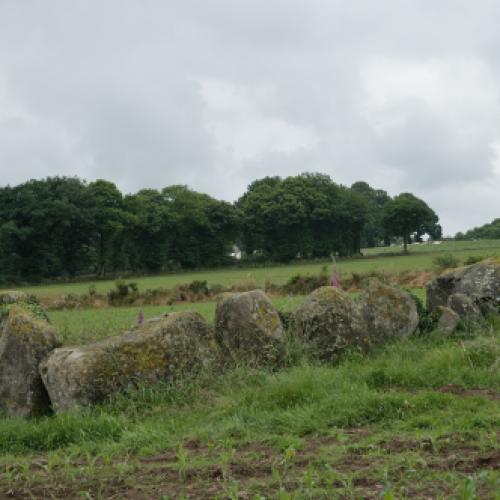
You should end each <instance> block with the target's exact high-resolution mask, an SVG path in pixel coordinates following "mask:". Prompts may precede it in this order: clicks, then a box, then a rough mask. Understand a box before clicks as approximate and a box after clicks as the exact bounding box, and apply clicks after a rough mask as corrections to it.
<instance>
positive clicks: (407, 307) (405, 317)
mask: <svg viewBox="0 0 500 500" xmlns="http://www.w3.org/2000/svg"><path fill="white" fill-rule="evenodd" d="M356 305H357V314H356V315H355V316H354V320H355V322H354V326H353V328H354V330H356V331H358V332H360V333H362V332H363V333H364V335H362V337H363V339H364V340H365V342H366V344H367V345H368V346H369V345H375V344H381V343H384V342H387V341H389V340H396V339H402V338H406V337H408V336H409V335H411V334H412V333H414V332H415V330H416V329H417V327H418V321H419V318H418V312H417V305H416V304H415V301H414V300H413V298H412V297H411V295H410V294H409V293H408V292H406V291H404V290H401V289H399V288H395V287H393V286H388V285H384V284H383V283H380V282H378V281H373V282H371V283H370V285H369V286H368V288H367V289H366V290H365V291H364V292H363V294H362V296H361V298H360V299H359V300H358V301H357V304H356Z"/></svg>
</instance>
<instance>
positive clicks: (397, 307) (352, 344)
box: [290, 282, 418, 360]
mask: <svg viewBox="0 0 500 500" xmlns="http://www.w3.org/2000/svg"><path fill="white" fill-rule="evenodd" d="M417 326H418V314H417V308H416V304H415V301H414V300H413V299H412V297H411V296H410V295H409V294H408V293H407V292H404V291H403V290H399V289H396V288H394V287H390V286H387V285H383V284H381V283H377V282H374V283H372V284H370V286H369V287H368V289H366V290H365V291H364V292H363V294H362V295H361V297H360V298H359V299H358V300H353V299H352V298H351V296H350V295H349V294H347V293H346V292H343V291H342V290H339V289H337V288H333V287H321V288H318V289H317V290H315V291H314V292H312V293H311V294H310V295H309V296H308V297H307V299H306V300H305V301H304V303H303V304H302V305H301V306H300V307H298V308H297V309H296V310H295V311H294V312H293V313H292V315H291V318H290V332H291V334H292V335H294V336H295V337H297V338H300V339H302V340H303V341H304V342H305V343H306V345H308V346H309V347H310V348H311V349H313V350H314V352H316V353H317V355H318V356H319V357H320V358H321V359H325V360H331V359H335V358H336V357H338V355H340V354H341V353H342V352H343V351H344V350H345V349H355V350H361V351H364V350H366V349H368V348H369V347H371V346H373V345H377V344H382V343H384V342H387V341H389V340H393V339H399V338H405V337H407V336H409V335H411V334H412V333H413V332H414V331H415V330H416V328H417Z"/></svg>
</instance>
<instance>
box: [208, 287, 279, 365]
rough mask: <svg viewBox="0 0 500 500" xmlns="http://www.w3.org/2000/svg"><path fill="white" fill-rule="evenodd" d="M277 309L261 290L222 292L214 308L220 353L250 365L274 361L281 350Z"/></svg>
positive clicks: (216, 335)
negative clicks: (223, 293)
mask: <svg viewBox="0 0 500 500" xmlns="http://www.w3.org/2000/svg"><path fill="white" fill-rule="evenodd" d="M283 336H284V332H283V326H282V324H281V320H280V317H279V314H278V311H277V310H276V309H275V307H274V306H273V305H272V304H271V302H270V301H269V299H268V298H267V296H266V294H265V293H264V292H263V291H261V290H252V291H250V292H243V293H233V294H225V295H223V296H222V297H221V298H220V300H219V301H218V303H217V308H216V311H215V337H216V340H217V342H218V344H219V346H220V348H221V350H222V353H223V355H224V356H226V357H227V358H228V359H229V360H232V361H239V360H241V361H244V362H245V363H248V364H251V365H259V364H267V363H273V362H276V361H277V360H278V359H279V358H280V356H281V355H282V353H283Z"/></svg>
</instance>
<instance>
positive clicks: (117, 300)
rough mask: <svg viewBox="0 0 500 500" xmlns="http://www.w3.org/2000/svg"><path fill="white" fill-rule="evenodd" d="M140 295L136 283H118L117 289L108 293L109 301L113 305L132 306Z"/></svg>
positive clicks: (116, 284)
mask: <svg viewBox="0 0 500 500" xmlns="http://www.w3.org/2000/svg"><path fill="white" fill-rule="evenodd" d="M138 295H139V289H138V287H137V284H136V283H128V284H127V283H125V282H124V281H117V282H116V283H115V288H113V289H111V290H110V291H109V292H108V301H109V303H110V304H111V305H123V304H132V303H133V302H134V301H135V299H136V298H137V296H138Z"/></svg>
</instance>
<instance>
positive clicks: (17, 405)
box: [0, 295, 61, 417]
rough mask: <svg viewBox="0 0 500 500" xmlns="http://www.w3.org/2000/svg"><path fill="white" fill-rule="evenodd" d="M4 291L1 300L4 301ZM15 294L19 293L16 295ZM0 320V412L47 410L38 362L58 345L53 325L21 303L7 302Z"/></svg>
mask: <svg viewBox="0 0 500 500" xmlns="http://www.w3.org/2000/svg"><path fill="white" fill-rule="evenodd" d="M4 298H5V295H4V296H3V300H2V302H3V303H4V304H5V303H12V300H9V301H6V300H5V299H4ZM18 298H19V297H18ZM3 316H4V317H3V319H2V321H1V323H0V412H1V413H3V414H4V415H6V416H9V417H32V416H37V415H42V414H45V413H48V412H49V411H50V401H49V398H48V395H47V391H46V389H45V387H44V385H43V383H42V379H41V377H40V374H39V372H38V365H39V363H40V361H42V359H43V358H45V357H46V356H47V355H48V354H49V353H50V352H51V351H52V350H53V349H55V348H56V347H58V346H60V345H61V341H60V339H59V336H58V335H57V333H56V331H55V329H54V328H53V327H52V326H51V325H50V324H49V323H48V322H47V321H45V320H44V319H42V318H38V317H36V316H35V315H34V314H33V313H32V312H31V311H29V310H28V309H25V308H23V307H22V306H21V305H16V304H14V305H11V306H10V307H9V308H8V309H7V310H5V311H4V312H3Z"/></svg>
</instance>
